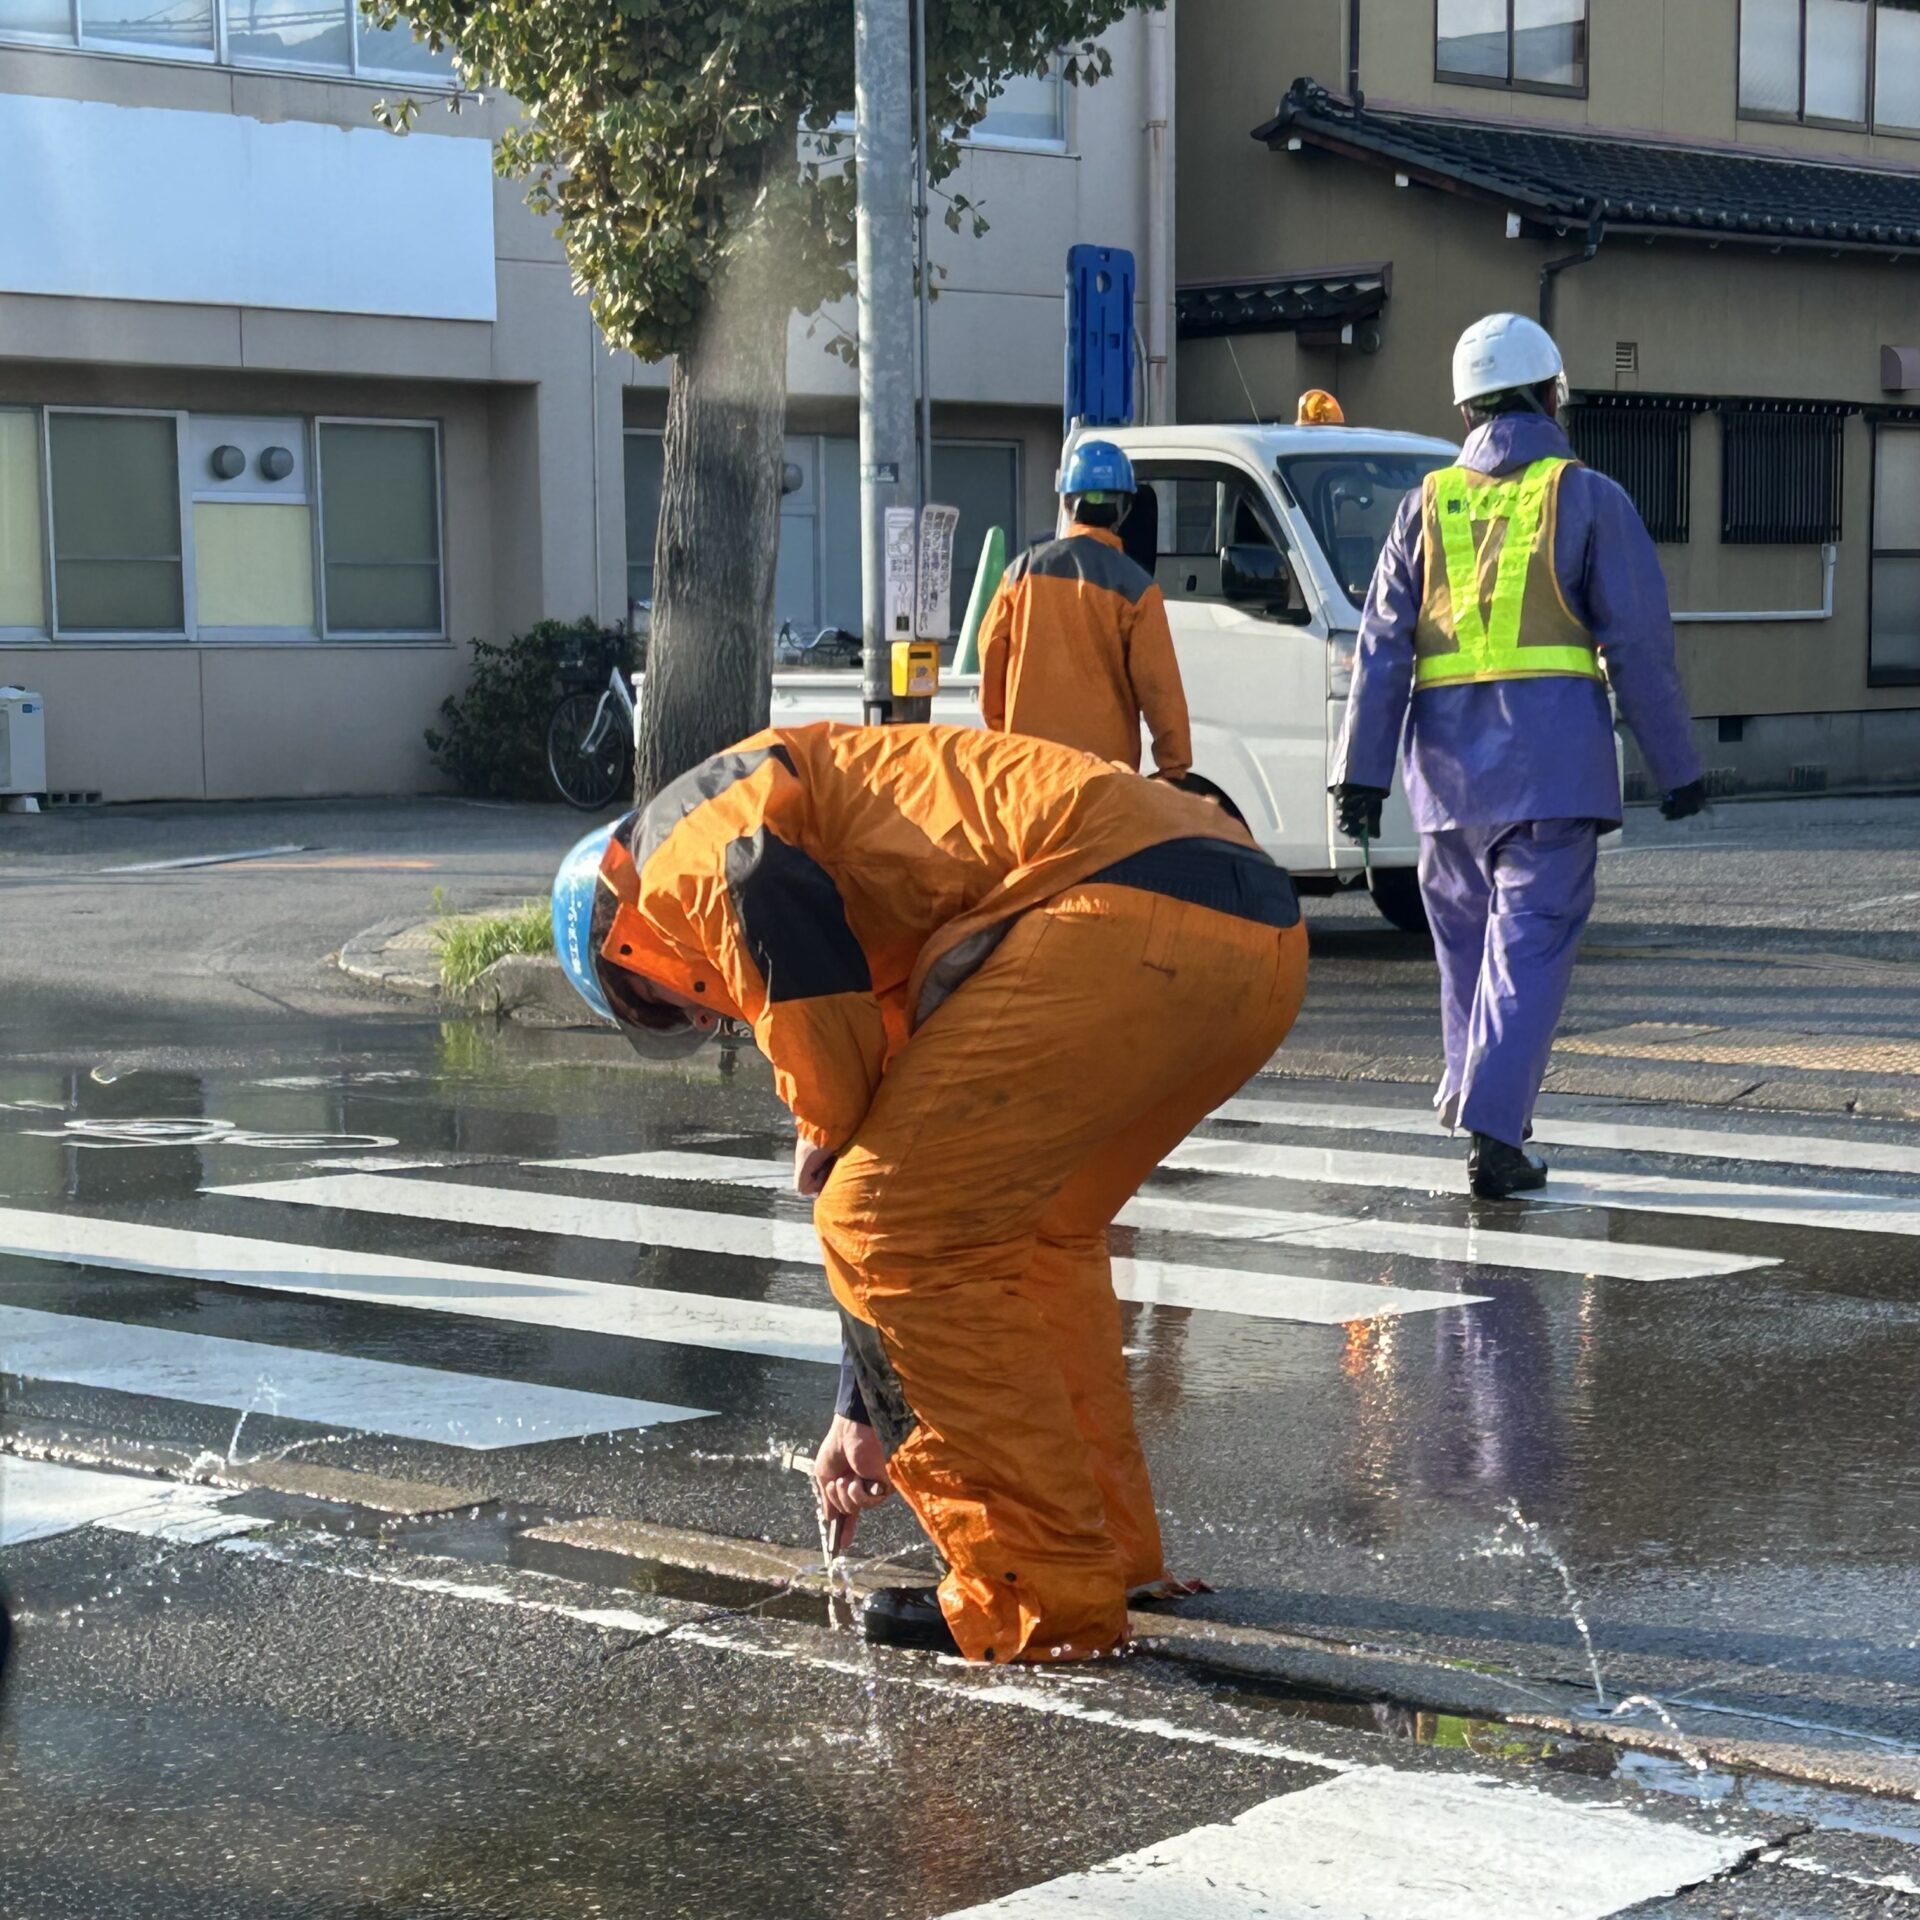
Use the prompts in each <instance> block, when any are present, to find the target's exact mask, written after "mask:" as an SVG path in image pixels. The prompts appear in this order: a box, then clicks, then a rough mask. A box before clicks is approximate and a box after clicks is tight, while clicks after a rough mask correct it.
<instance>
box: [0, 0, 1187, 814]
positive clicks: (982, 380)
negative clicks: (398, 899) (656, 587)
mask: <svg viewBox="0 0 1920 1920" xmlns="http://www.w3.org/2000/svg"><path fill="white" fill-rule="evenodd" d="M1156 32H1159V33H1161V35H1162V39H1163V40H1164V37H1165V36H1164V27H1162V26H1158V25H1153V26H1150V25H1149V24H1148V23H1147V22H1146V21H1144V20H1141V19H1129V20H1128V21H1126V22H1125V23H1123V24H1122V26H1121V27H1119V28H1118V29H1116V31H1115V33H1114V35H1113V36H1112V42H1111V45H1112V52H1113V57H1114V64H1115V74H1114V77H1113V78H1112V79H1110V80H1108V81H1106V82H1104V83H1102V84H1100V85H1098V86H1095V87H1091V88H1087V87H1069V86H1067V85H1065V84H1064V82H1063V81H1062V80H1061V79H1060V78H1059V77H1058V76H1054V77H1049V78H1042V79H1034V80H1024V81H1018V82H1015V83H1014V84H1013V85H1012V86H1010V87H1009V89H1008V90H1007V92H1006V94H1005V95H1004V96H1003V97H1002V98H1001V99H1000V100H999V101H997V102H996V105H995V109H994V111H993V113H992V114H991V115H990V116H989V118H988V120H987V121H986V122H985V123H984V125H983V126H982V127H981V128H980V129H979V130H978V132H977V134H976V136H975V139H974V141H973V143H972V150H971V151H970V153H969V156H968V159H967V161H966V163H965V166H964V168H963V172H962V175H961V177H960V178H959V179H958V180H957V181H956V182H955V183H954V187H955V190H957V191H961V192H964V193H965V194H966V195H967V196H968V198H969V199H971V200H972V201H974V202H976V203H977V204H978V205H979V206H980V208H981V209H982V211H983V212H984V213H985V215H986V217H987V219H988V220H989V221H990V223H991V227H990V231H989V232H988V233H987V235H986V236H985V237H984V238H982V239H979V240H974V239H972V238H971V237H968V238H959V237H955V236H951V235H949V234H948V232H947V230H946V228H945V226H944V224H943V223H941V222H940V221H939V219H938V216H937V212H936V218H935V222H934V226H933V232H934V235H935V237H936V242H937V248H936V251H937V257H938V258H939V261H940V264H941V266H942V267H943V268H944V269H945V277H944V279H943V280H941V281H940V282H939V289H940V291H939V298H938V299H937V300H936V302H935V304H934V309H933V317H932V351H931V355H930V361H931V366H932V388H933V395H934V402H935V415H934V431H935V439H936V453H935V483H936V490H937V491H939V492H940V493H941V495H942V496H943V497H945V498H948V499H951V500H952V501H954V502H955V503H956V504H958V505H960V506H961V507H962V509H963V522H962V525H963V533H962V539H961V546H962V554H961V561H962V564H963V565H966V564H969V562H968V554H969V552H977V550H978V544H979V541H980V539H981V537H982V535H983V533H984V530H985V527H986V526H987V525H989V524H1001V525H1005V526H1006V527H1007V528H1008V531H1009V533H1010V534H1012V535H1014V536H1015V537H1024V536H1025V535H1026V534H1027V533H1029V532H1031V531H1033V530H1035V529H1037V528H1039V527H1041V526H1043V525H1047V524H1050V522H1051V517H1052V507H1051V490H1052V479H1053V473H1054V468H1055V465H1056V462H1057V458H1058V451H1059V442H1060V421H1059V399H1060V363H1061V344H1060V342H1061V312H1060V288H1061V284H1062V275H1063V271H1064V264H1065V255H1066V249H1067V247H1068V246H1069V245H1070V244H1071V243H1073V242H1074V241H1077V240H1082V239H1094V240H1098V241H1101V242H1104V243H1107V244H1113V245H1119V246H1126V247H1131V248H1134V249H1135V250H1136V251H1137V252H1140V253H1141V254H1142V255H1143V256H1145V257H1149V258H1151V257H1152V256H1153V254H1154V249H1155V247H1156V246H1157V247H1158V250H1159V255H1160V258H1161V260H1162V268H1163V271H1162V279H1161V284H1162V298H1161V300H1160V302H1159V308H1158V311H1159V313H1160V315H1161V320H1160V322H1159V324H1158V326H1157V327H1156V326H1154V325H1151V324H1148V323H1147V322H1145V321H1144V320H1143V331H1144V332H1145V333H1147V334H1148V335H1149V336H1156V335H1157V336H1158V337H1159V338H1160V345H1161V350H1162V353H1163V354H1164V351H1165V343H1164V335H1165V331H1166V328H1167V327H1168V326H1169V325H1170V317H1171V311H1172V300H1171V257H1170V251H1169V248H1168V244H1167V241H1166V238H1165V236H1166V233H1167V226H1168V223H1167V220H1166V218H1165V217H1164V209H1165V205H1166V200H1167V193H1168V187H1167V181H1168V179H1169V178H1170V168H1168V167H1166V166H1164V165H1163V166H1161V167H1159V168H1158V169H1156V167H1155V165H1154V158H1155V156H1156V154H1161V155H1164V149H1165V139H1166V128H1165V121H1166V119H1167V117H1168V114H1167V111H1166V109H1165V108H1164V107H1163V108H1162V109H1161V110H1160V111H1159V112H1158V114H1157V115H1156V113H1155V110H1154V106H1153V96H1152V94H1151V93H1150V91H1149V88H1150V85H1151V84H1153V83H1154V82H1155V80H1156V76H1157V77H1158V79H1159V84H1160V85H1161V87H1162V96H1161V97H1163V98H1164V94H1165V91H1166V88H1165V82H1164V76H1165V74H1166V72H1167V66H1166V63H1165V60H1164V57H1163V58H1162V59H1161V61H1160V63H1159V65H1158V66H1157V67H1156V66H1155V64H1154V62H1153V61H1152V60H1150V59H1149V57H1148V53H1149V49H1150V47H1151V46H1152V45H1153V41H1152V36H1153V35H1154V33H1156ZM1161 51H1162V52H1164V49H1162V50H1161ZM400 93H410V94H412V95H413V96H414V97H415V98H416V99H418V100H419V101H421V102H422V105H423V111H422V113H421V115H420V117H419V119H418V122H417V123H416V127H415V130H414V131H413V132H412V133H410V134H408V135H407V136H406V137H404V138H400V137H396V136H394V135H391V134H388V133H386V132H384V131H382V130H381V129H380V128H379V127H378V126H377V125H376V124H375V122H374V119H373V107H374V103H375V102H376V101H377V100H379V99H381V98H382V97H383V96H385V97H389V98H391V97H393V96H395V95H396V94H400ZM436 95H444V96H445V97H446V100H447V102H448V103H449V104H458V105H459V106H460V107H461V108H462V110H461V111H460V112H458V113H450V112H442V111H440V110H439V104H438V103H437V102H436V98H435V96H436ZM512 111H513V109H512V104H511V103H510V102H505V101H499V100H493V99H481V100H475V99H473V98H471V97H467V98H465V99H457V96H456V94H455V89H454V85H453V79H452V75H451V73H450V72H449V71H448V70H447V68H446V67H445V65H444V63H442V62H440V61H438V60H436V59H435V58H434V57H433V56H431V55H429V54H428V53H427V51H426V50H425V49H424V48H422V47H420V46H418V45H416V44H415V43H414V42H413V41H412V40H411V39H410V38H409V37H408V36H407V35H406V34H405V33H404V32H401V33H381V32H378V31H376V30H374V29H372V28H370V27H368V26H367V25H366V24H365V23H364V22H362V21H360V20H359V19H358V18H357V15H356V12H355V9H354V5H353V0H322V4H320V5H319V6H315V5H313V4H311V0H302V4H301V5H300V6H299V7H289V6H285V5H280V4H275V3H274V0H164V4H162V5H160V6H159V7H157V8H155V7H152V6H148V5H142V6H140V7H137V8H129V7H127V6H126V5H124V4H123V0H0V153H4V154H5V155H6V156H7V185H8V201H9V208H10V212H9V215H8V217H7V218H6V219H4V220H0V685H6V684H21V685H25V686H28V687H30V688H33V689H34V690H36V691H38V692H40V693H42V694H43V695H44V696H45V700H46V712H47V747H48V770H47V780H48V786H49V788H50V789H52V790H53V791H54V792H55V793H57V794H63V795H65V794H80V795H89V796H91V795H98V796H100V797H102V798H104V799H106V800H109V801H113V800H142V799H198V798H209V799H213V798H235V797H265V796H286V795H302V794H313V795H319V794H344V793H382V792H410V791H417V790H422V789H425V788H430V787H432V786H433V785H435V784H436V776H435V774H434V771H433V768H432V766H431V764H430V761H429V759H428V756H427V753H426V749H425V745H424V741H423V738H422V735H423V732H424V730H425V729H426V727H427V726H428V725H429V724H430V723H431V722H432V721H433V719H434V718H435V715H436V713H437V711H438V708H439V706H440V703H441V701H442V700H443V699H444V698H445V697H446V696H447V695H448V694H449V693H451V692H453V691H455V690H457V689H458V688H459V686H460V685H461V684H462V682H463V681H464V678H465V675H466V671H467V663H468V657H469V656H468V650H467V642H468V640H469V639H470V638H472V637H474V636H483V637H486V638H489V639H493V640H500V639H503V638H505V637H507V636H508V635H510V634H512V633H515V632H519V631H523V630H524V629H525V628H527V627H528V626H530V625H532V624H533V623H534V622H535V621H536V620H539V619H541V618H544V617H552V618H558V619H565V620H572V619H577V618H580V617H582V616H591V617H594V618H596V619H599V620H601V621H603V622H611V621H615V620H618V619H621V618H623V617H625V616H626V614H627V612H628V609H629V606H630V603H631V602H632V601H633V600H644V599H646V598H647V597H648V595H649V592H650V586H651V570H652V533H653V525H654V517H655V513H656V508H657V497H658V486H659V471H660V459H659V447H660V441H659V432H660V427H661V424H662V422H663V420H664V413H665V396H666V388H667V370H666V368H665V367H662V366H648V365H642V364H640V363H638V362H636V361H634V360H633V359H632V358H631V356H628V355H625V354H621V353H615V352H610V351H609V350H608V348H607V346H606V343H605V342H604V340H602V339H601V338H600V336H599V335H598V333H597V331H596V329H595V328H594V326H593V323H592V320H591V316H590V314H589V312H588V308H587V303H586V302H585V300H583V299H582V298H580V297H579V296H578V295H577V294H576V293H575V292H574V291H573V289H572V286H571V279H570V273H569V269H568V267H567V265H566V262H565V260H564V258H563V256H562V254H561V252H560V249H559V247H558V245H557V244H556V242H555V240H554V237H553V235H552V233H551V232H550V231H549V230H548V228H547V227H546V226H544V225H543V223H542V222H541V221H539V220H538V219H536V218H535V217H534V216H533V215H532V214H531V213H530V212H529V211H528V210H527V208H526V206H525V205H524V202H523V199H522V188H521V186H520V185H519V184H518V183H515V182H512V181H502V180H499V179H497V178H496V177H495V176H494V173H493V170H492V164H491V160H492V144H493V142H494V140H496V139H497V138H498V136H499V134H500V133H501V131H502V130H503V129H504V127H505V126H506V125H507V124H508V123H509V119H510V115H511V113H512ZM1150 122H1151V123H1153V125H1152V126H1150V125H1149V123H1150ZM1156 129H1157V131H1156ZM1151 182H1158V183H1159V200H1158V204H1159V206H1160V207H1161V209H1162V217H1160V218H1159V219H1158V220H1157V221H1156V219H1155V218H1154V217H1153V213H1152V206H1153V204H1154V200H1155V196H1154V193H1153V192H1152V191H1151V190H1150V183H1151ZM836 327H840V328H847V329H849V330H850V328H851V316H850V314H844V313H843V314H830V315H827V316H824V317H823V318H822V319H821V320H819V321H817V322H813V323H809V322H806V321H801V320H796V321H795V323H794V326H793V331H792V341H791V353H790V389H791V394H792V405H791V437H790V440H789V443H788V457H789V460H790V461H791V462H792V463H793V464H794V465H796V466H797V467H798V468H799V469H800V474H801V481H802V484H801V486H800V487H799V489H798V490H797V491H795V492H793V493H792V494H790V495H789V496H788V498H787V500H786V502H785V508H786V511H785V514H784V516H783V522H782V539H781V549H780V562H779V593H778V608H777V617H778V618H779V619H780V620H782V621H783V622H785V623H786V624H787V625H788V626H789V627H790V628H791V630H792V631H793V632H794V633H795V634H796V635H803V636H805V637H811V635H812V633H813V632H814V631H817V629H818V628H819V627H822V626H836V625H838V626H853V627H856V628H857V626H858V613H859V589H858V544H859V543H858V527H857V469H858V463H857V459H856V458H855V454H854V435H855V379H854V375H853V373H852V371H851V370H850V369H849V368H847V367H846V366H845V365H844V364H843V363H842V362H841V361H840V360H839V359H837V358H836V357H834V356H833V355H832V354H831V353H829V351H828V350H827V349H828V342H829V340H830V338H831V337H832V334H833V332H834V329H835V328H836Z"/></svg>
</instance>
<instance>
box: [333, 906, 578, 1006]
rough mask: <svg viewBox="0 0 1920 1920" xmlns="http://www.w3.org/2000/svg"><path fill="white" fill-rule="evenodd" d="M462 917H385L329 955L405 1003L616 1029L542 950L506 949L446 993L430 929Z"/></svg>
mask: <svg viewBox="0 0 1920 1920" xmlns="http://www.w3.org/2000/svg"><path fill="white" fill-rule="evenodd" d="M459 917H460V916H459V915H445V914H438V915H435V916H433V917H432V918H430V919H425V920H422V919H418V918H416V917H414V916H412V915H404V916H402V917H400V918H397V919H392V920H382V921H380V922H378V923H377V924H376V925H374V926H371V927H368V928H367V929H366V930H365V931H364V932H361V933H356V934H355V935H354V936H353V938H352V939H351V940H349V941H348V942H347V943H346V945H345V946H343V947H342V948H341V949H340V951H339V952H338V953H337V954H335V955H334V957H333V961H334V965H335V966H336V967H338V968H339V970H340V971H341V972H342V973H344V974H345V975H346V976H347V977H348V978H349V979H351V980H357V981H359V982H360V983H361V984H362V985H363V986H369V987H375V988H378V989H379V990H380V991H381V992H382V993H391V994H395V995H397V996H398V997H399V998H401V999H403V1000H424V1001H429V1002H431V1003H432V1004H433V1005H435V1006H438V1007H441V1008H444V1009H446V1010H448V1011H450V1012H459V1013H471V1014H488V1015H491V1016H493V1017H494V1018H495V1019H501V1020H514V1021H518V1022H519V1023H520V1024H521V1025H522V1026H528V1027H544V1028H548V1029H559V1028H572V1029H577V1030H581V1031H585V1032H605V1033H611V1032H612V1031H613V1029H612V1027H611V1026H609V1025H608V1023H607V1022H606V1021H604V1020H596V1019H595V1018H594V1017H593V1015H592V1014H590V1013H589V1012H588V1011H587V1010H586V1008H585V1007H584V1006H582V1005H581V1003H580V998H579V996H578V995H577V994H576V993H575V992H574V991H573V989H572V987H570V986H569V985H568V984H567V978H566V975H565V974H563V973H562V972H561V971H560V963H559V961H557V960H555V959H552V958H550V957H547V956H543V955H540V954H531V953H510V954H507V955H506V956H504V957H503V958H502V959H499V960H496V961H495V962H494V963H493V965H492V966H490V967H489V968H488V969H487V970H486V972H485V973H483V974H482V975H481V976H480V978H479V979H478V980H476V981H475V982H474V983H473V985H472V986H471V987H469V988H467V989H466V991H465V992H464V993H448V992H446V991H445V989H444V988H442V986H441V984H440V963H439V959H438V955H437V953H436V951H435V948H434V944H433V931H434V929H435V928H436V927H437V926H439V925H440V923H441V921H442V920H445V919H448V918H455V919H457V918H459Z"/></svg>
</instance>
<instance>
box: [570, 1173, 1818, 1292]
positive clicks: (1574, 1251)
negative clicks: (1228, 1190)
mask: <svg viewBox="0 0 1920 1920" xmlns="http://www.w3.org/2000/svg"><path fill="white" fill-rule="evenodd" d="M536 1164H539V1165H543V1166H549V1167H553V1168H556V1169H564V1170H566V1171H568V1172H573V1173H598V1174H625V1175H638V1176H641V1177H643V1178H646V1179H651V1180H704V1181H712V1182H718V1183H721V1184H724V1185H727V1186H737V1187H752V1188H756V1189H762V1190H765V1191H768V1192H783V1191H787V1190H789V1189H790V1187H791V1182H792V1176H791V1173H790V1172H789V1170H788V1169H787V1168H786V1167H785V1166H783V1165H781V1164H779V1163H777V1162H774V1161H770V1160H753V1159H747V1158H744V1157H741V1156H738V1155H733V1154H711V1153H686V1152H679V1151H674V1150H671V1149H658V1150H655V1151H651V1152H645V1153H620V1154H605V1155H600V1156H598V1157H595V1158H588V1159H577V1160H548V1161H542V1162H538V1163H536ZM1119 1224H1120V1225H1121V1226H1123V1227H1145V1228H1151V1229H1153V1230H1154V1231H1156V1232H1160V1233H1187V1234H1199V1235H1202V1236H1205V1237H1207V1238H1211V1239H1217V1240H1250V1241H1255V1242H1259V1243H1268V1242H1272V1243H1276V1244H1284V1245H1286V1246H1289V1247H1318V1248H1326V1249H1331V1250H1337V1251H1344V1252H1350V1253H1400V1254H1409V1255H1412V1256H1414V1257H1416V1258H1419V1259H1423V1260H1452V1261H1456V1262H1460V1263H1463V1264H1465V1265H1468V1266H1484V1267H1515V1268H1522V1269H1531V1270H1533V1271H1535V1272H1539V1273H1575V1274H1580V1275H1583V1276H1585V1275H1589V1274H1590V1275H1593V1276H1595V1277H1597V1278H1600V1279H1606V1280H1694V1279H1700V1278H1702V1277H1704V1276H1707V1275H1712V1274H1729V1273H1748V1272H1751V1271H1753V1270H1754V1269H1755V1268H1758V1267H1776V1266H1778V1265H1779V1264H1780V1263H1779V1261H1777V1260H1774V1259H1769V1258H1767V1257H1765V1256H1763V1255H1760V1254H1739V1253H1698V1252H1695V1251H1694V1250H1693V1249H1692V1248H1690V1247H1640V1246H1633V1245H1630V1244H1629V1245H1619V1244H1615V1243H1614V1242H1611V1241H1606V1240H1592V1239H1587V1240H1582V1239H1569V1238H1564V1237H1562V1236H1560V1235H1556V1234H1548V1233H1502V1232H1499V1231H1497V1230H1494V1229H1484V1228H1481V1227H1477V1226H1467V1227H1454V1226H1447V1225H1444V1224H1442V1223H1440V1222H1437V1221H1426V1220H1343V1219H1341V1218H1339V1217H1338V1216H1336V1215H1334V1214H1326V1213H1295V1212H1288V1211H1284V1210H1281V1209H1276V1208H1270V1207H1236V1206H1232V1205H1229V1204H1227V1203H1225V1202H1223V1201H1218V1200H1193V1199H1189V1198H1187V1197H1186V1196H1184V1195H1182V1196H1181V1197H1179V1198H1177V1199H1176V1198H1173V1197H1171V1196H1169V1195H1165V1194H1157V1193H1151V1192H1149V1193H1142V1194H1139V1195H1137V1196H1136V1197H1135V1198H1134V1199H1132V1200H1130V1201H1129V1202H1128V1203H1127V1205H1126V1206H1125V1207H1124V1208H1122V1210H1121V1212H1120V1217H1119Z"/></svg>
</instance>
